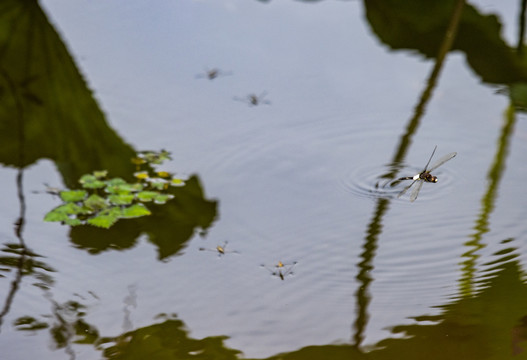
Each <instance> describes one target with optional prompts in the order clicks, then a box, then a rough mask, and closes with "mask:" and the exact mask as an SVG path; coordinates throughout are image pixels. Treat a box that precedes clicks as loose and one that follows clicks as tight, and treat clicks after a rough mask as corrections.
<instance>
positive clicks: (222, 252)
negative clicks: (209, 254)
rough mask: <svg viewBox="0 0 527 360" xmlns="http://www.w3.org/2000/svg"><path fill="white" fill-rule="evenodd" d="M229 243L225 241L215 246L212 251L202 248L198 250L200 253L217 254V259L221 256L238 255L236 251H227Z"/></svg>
mask: <svg viewBox="0 0 527 360" xmlns="http://www.w3.org/2000/svg"><path fill="white" fill-rule="evenodd" d="M228 243H229V242H228V241H225V242H224V243H223V245H217V246H216V247H215V248H214V249H211V248H204V247H200V248H199V250H200V251H214V252H217V253H218V257H220V256H222V255H225V254H230V253H231V254H239V252H238V251H236V250H227V244H228Z"/></svg>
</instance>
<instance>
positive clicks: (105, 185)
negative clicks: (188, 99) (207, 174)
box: [44, 150, 185, 229]
mask: <svg viewBox="0 0 527 360" xmlns="http://www.w3.org/2000/svg"><path fill="white" fill-rule="evenodd" d="M169 159H170V153H169V152H167V151H165V150H161V151H160V152H154V151H145V152H140V153H139V154H138V156H137V157H135V158H133V159H132V163H133V164H135V165H136V167H137V171H136V172H135V173H134V174H133V175H134V176H135V178H136V179H137V182H136V183H128V182H126V181H125V180H123V179H122V178H118V177H116V178H112V179H107V176H108V171H106V170H102V171H94V172H93V173H91V174H85V175H83V176H81V178H80V179H79V183H80V184H81V186H82V187H83V190H64V191H61V192H60V194H59V195H60V198H61V200H62V201H63V204H61V205H59V206H57V207H56V208H54V209H53V210H51V211H50V212H48V213H47V214H46V215H45V217H44V221H58V222H61V223H63V224H66V225H70V226H76V225H82V224H90V225H93V226H96V227H100V228H105V229H108V228H110V227H111V226H112V225H113V224H115V223H116V222H117V221H118V220H120V219H131V218H136V217H141V216H146V215H150V214H151V211H150V210H149V209H148V208H147V207H146V206H145V205H144V204H143V203H155V204H165V203H166V202H167V201H168V200H170V199H172V198H174V195H172V194H169V193H168V189H169V188H170V186H182V185H184V184H185V182H184V181H183V180H182V179H179V178H176V177H174V176H173V175H172V174H170V173H168V172H166V171H154V170H152V169H151V166H152V165H160V164H162V163H163V161H165V160H169ZM143 165H145V166H146V167H147V169H146V170H144V169H143V170H142V169H141V166H143Z"/></svg>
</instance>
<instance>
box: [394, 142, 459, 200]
mask: <svg viewBox="0 0 527 360" xmlns="http://www.w3.org/2000/svg"><path fill="white" fill-rule="evenodd" d="M436 149H437V145H436V146H435V148H434V151H432V155H430V159H428V162H427V163H426V165H425V168H424V170H423V171H422V172H420V173H419V174H416V175H414V176H406V177H402V178H399V179H397V180H396V181H400V180H413V182H412V183H411V184H410V185H408V186H407V187H405V188H404V189H403V190H402V191H401V192H400V193H399V195H397V197H401V196H403V195H404V194H405V193H406V192H407V191H408V189H410V188H411V187H412V185H414V184H415V183H416V182H417V185H416V186H415V188H414V189H413V190H412V193H411V194H410V201H412V202H413V201H415V199H417V195H418V194H419V191H420V190H421V187H422V186H423V184H424V183H425V182H430V183H436V182H437V181H438V180H437V177H436V176H434V175H432V174H430V173H431V172H432V171H434V170H435V169H437V168H438V167H440V166H441V165H443V164H444V163H446V162H447V161H448V160H450V159H452V158H453V157H454V156H456V155H457V153H456V152H451V153H449V154H446V155H444V156H443V157H442V158H441V159H439V160H437V162H435V163H434V165H432V166H431V167H430V169H428V165H429V164H430V161H431V160H432V157H433V156H434V153H435V152H436Z"/></svg>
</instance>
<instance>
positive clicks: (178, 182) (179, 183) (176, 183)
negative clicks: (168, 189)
mask: <svg viewBox="0 0 527 360" xmlns="http://www.w3.org/2000/svg"><path fill="white" fill-rule="evenodd" d="M170 185H171V186H183V185H185V182H184V181H183V180H182V179H176V178H174V179H172V180H170Z"/></svg>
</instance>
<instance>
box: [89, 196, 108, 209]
mask: <svg viewBox="0 0 527 360" xmlns="http://www.w3.org/2000/svg"><path fill="white" fill-rule="evenodd" d="M84 206H85V207H86V208H87V209H89V210H91V211H93V212H97V211H100V210H103V209H106V208H107V207H108V202H107V201H106V199H105V198H103V197H101V196H99V195H97V194H93V195H90V197H88V198H87V199H86V200H84Z"/></svg>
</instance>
